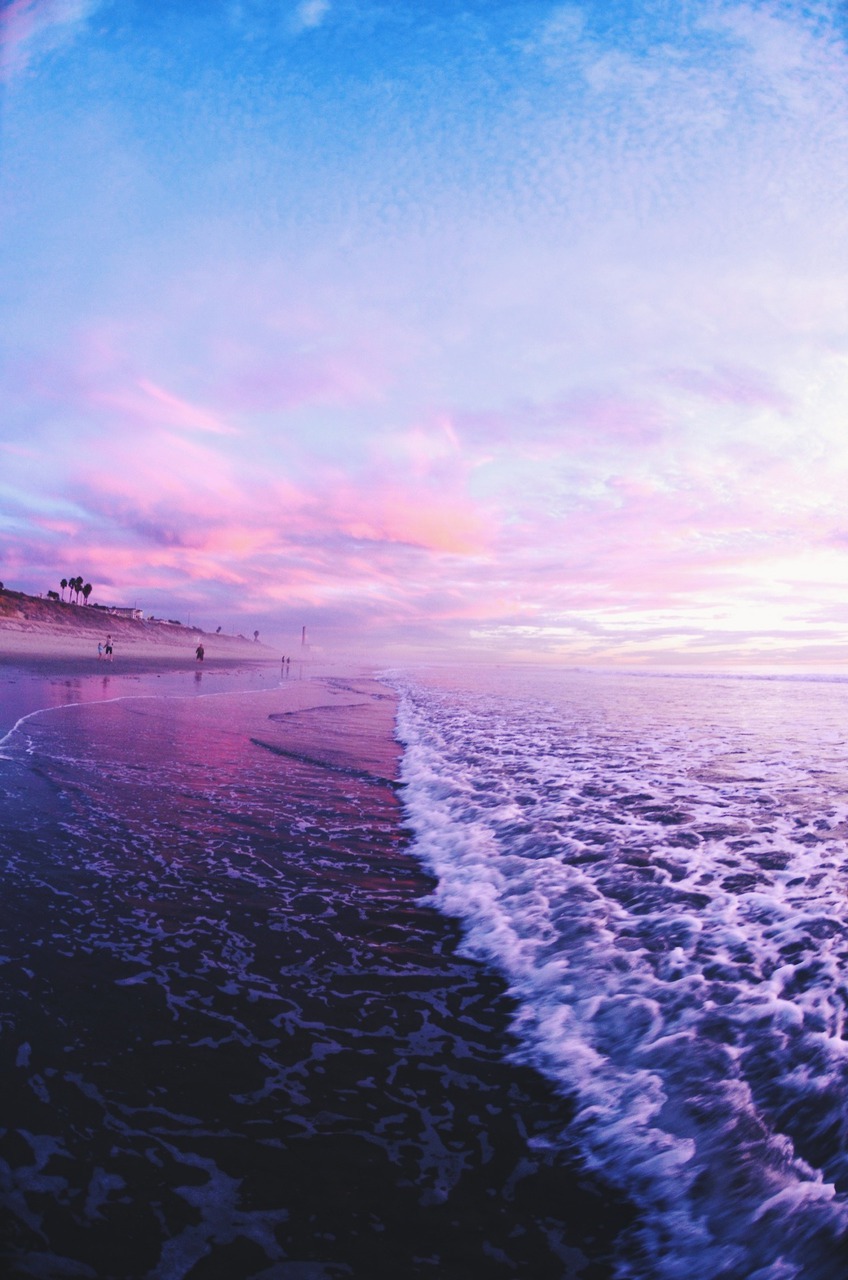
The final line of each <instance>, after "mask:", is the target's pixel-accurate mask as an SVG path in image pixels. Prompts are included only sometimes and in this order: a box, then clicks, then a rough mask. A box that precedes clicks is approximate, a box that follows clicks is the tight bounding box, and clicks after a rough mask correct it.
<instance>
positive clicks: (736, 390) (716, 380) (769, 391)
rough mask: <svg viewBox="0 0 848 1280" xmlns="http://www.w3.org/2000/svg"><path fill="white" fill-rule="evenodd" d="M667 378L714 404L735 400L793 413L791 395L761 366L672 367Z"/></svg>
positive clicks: (731, 402) (758, 406) (749, 406)
mask: <svg viewBox="0 0 848 1280" xmlns="http://www.w3.org/2000/svg"><path fill="white" fill-rule="evenodd" d="M664 378H665V380H666V381H667V382H668V383H670V384H671V385H672V386H674V387H679V388H680V390H682V391H688V392H689V393H690V394H692V395H696V396H699V397H701V398H702V399H704V400H709V401H712V403H713V404H733V405H738V406H739V407H740V408H751V409H753V408H763V409H773V410H774V411H775V412H777V413H789V412H791V410H792V407H793V402H792V399H791V397H790V396H788V395H787V394H786V393H785V392H784V391H781V389H780V388H779V387H778V386H777V385H776V383H775V382H774V381H773V380H772V379H770V378H769V377H767V375H766V374H764V373H763V372H762V371H761V370H759V369H752V368H747V367H744V366H737V365H726V364H725V365H716V366H714V367H713V368H711V369H685V368H678V369H669V370H667V371H666V373H665V374H664Z"/></svg>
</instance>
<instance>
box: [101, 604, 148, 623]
mask: <svg viewBox="0 0 848 1280" xmlns="http://www.w3.org/2000/svg"><path fill="white" fill-rule="evenodd" d="M106 612H107V613H114V615H115V617H116V618H133V619H134V620H135V621H136V622H143V621H144V610H143V609H131V608H130V607H129V606H128V605H117V604H107V606H106Z"/></svg>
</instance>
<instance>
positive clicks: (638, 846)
mask: <svg viewBox="0 0 848 1280" xmlns="http://www.w3.org/2000/svg"><path fill="white" fill-rule="evenodd" d="M389 678H390V680H391V682H392V683H393V685H394V686H395V688H396V689H397V691H398V692H399V694H400V698H401V702H400V709H399V714H398V733H399V736H400V738H401V740H402V742H403V743H404V745H405V756H404V760H403V765H402V779H403V782H404V784H405V788H404V803H405V808H406V812H407V815H408V818H409V821H410V824H411V826H412V828H413V830H414V832H415V843H414V849H415V851H416V852H417V853H418V855H419V856H420V857H421V858H422V859H423V861H424V863H425V864H426V866H427V867H428V868H429V869H430V870H431V871H432V872H433V873H434V874H435V876H436V877H437V880H438V884H437V888H436V889H435V891H434V894H433V899H432V900H433V902H434V903H435V904H436V905H437V906H438V907H439V908H440V909H441V910H442V911H444V912H446V913H448V914H450V915H452V916H454V917H457V918H459V920H461V921H462V924H463V929H464V938H465V941H464V947H465V951H466V953H467V954H468V955H470V956H473V957H476V958H477V959H479V960H482V961H484V962H485V963H486V964H488V965H490V966H494V967H495V968H496V969H497V970H498V971H499V972H500V973H501V974H502V975H503V977H504V978H505V979H506V981H507V983H508V986H509V989H510V991H511V994H512V996H513V997H514V999H515V1001H516V1005H515V1008H516V1012H515V1017H514V1030H515V1032H516V1034H517V1036H518V1040H519V1045H520V1048H519V1049H518V1050H517V1052H516V1056H518V1057H520V1058H521V1059H523V1061H524V1062H525V1063H528V1064H531V1065H533V1066H534V1067H535V1068H537V1069H538V1070H539V1071H541V1072H543V1073H544V1074H545V1075H546V1076H547V1077H548V1078H549V1079H550V1080H552V1081H553V1082H555V1084H556V1086H557V1087H558V1088H559V1089H560V1090H561V1091H562V1092H563V1093H564V1094H566V1095H567V1096H568V1097H570V1098H571V1099H572V1100H573V1101H574V1103H575V1104H576V1114H575V1118H574V1120H573V1121H572V1122H571V1123H570V1124H569V1125H567V1126H564V1128H563V1131H562V1133H561V1134H560V1135H559V1136H558V1137H557V1136H552V1137H551V1138H550V1139H549V1140H550V1141H552V1142H554V1143H557V1142H559V1143H561V1144H562V1145H563V1146H567V1147H569V1148H570V1149H572V1150H574V1151H576V1152H577V1153H578V1154H579V1157H580V1158H581V1159H582V1160H584V1161H585V1162H586V1164H587V1165H588V1166H589V1167H590V1168H592V1169H594V1170H596V1171H598V1172H599V1173H600V1174H601V1175H602V1176H603V1177H604V1178H605V1179H606V1180H608V1181H609V1182H610V1183H612V1184H613V1185H615V1186H618V1187H620V1188H622V1189H623V1191H624V1192H625V1193H626V1194H627V1196H628V1197H629V1198H630V1199H631V1201H632V1202H634V1203H635V1206H636V1208H637V1215H636V1219H635V1222H634V1225H633V1226H632V1227H631V1228H630V1230H629V1231H627V1232H626V1233H624V1235H623V1236H622V1237H621V1239H620V1241H619V1244H618V1246H617V1257H616V1261H615V1266H616V1274H617V1275H618V1276H620V1277H638V1278H640V1280H644V1278H645V1277H651V1280H719V1277H726V1278H730V1280H755V1278H756V1280H790V1278H792V1277H798V1278H800V1277H803V1278H804V1280H836V1277H842V1276H844V1275H845V1274H848V1270H846V1263H847V1262H848V1023H847V1022H846V1007H848V936H846V929H847V928H848V856H846V836H848V682H846V681H845V680H844V679H824V678H819V679H813V678H810V679H800V678H798V679H791V678H787V679H764V678H755V677H730V676H728V677H721V676H713V677H698V676H676V677H675V676H661V675H648V674H606V673H598V672H587V671H563V670H546V669H529V668H527V669H516V668H500V669H497V668H490V669H487V670H484V669H481V670H477V671H470V670H468V669H465V670H463V671H458V670H457V671H454V670H449V669H446V668H445V669H441V670H437V669H429V670H422V671H419V672H415V673H412V674H410V673H408V672H407V673H402V672H394V673H391V675H390V677H389Z"/></svg>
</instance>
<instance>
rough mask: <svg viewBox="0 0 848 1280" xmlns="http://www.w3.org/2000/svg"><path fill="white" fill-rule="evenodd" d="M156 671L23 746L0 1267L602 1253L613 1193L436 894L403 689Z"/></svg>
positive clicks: (170, 1272)
mask: <svg viewBox="0 0 848 1280" xmlns="http://www.w3.org/2000/svg"><path fill="white" fill-rule="evenodd" d="M259 674H260V675H261V673H259ZM172 675H174V678H175V679H177V680H180V679H183V678H184V673H183V674H181V673H176V674H174V673H172ZM32 678H33V679H36V678H39V677H36V676H32ZM169 678H171V677H169V676H167V675H165V673H160V675H159V676H157V675H150V674H147V675H144V674H143V673H139V675H138V686H139V689H138V691H139V692H140V693H141V694H142V695H144V696H141V697H135V698H131V699H125V698H124V697H123V696H122V697H121V700H119V701H111V702H108V703H103V702H100V703H96V702H89V701H86V699H85V697H75V699H74V700H73V705H64V706H62V707H61V709H59V710H57V711H55V712H53V713H51V714H49V715H44V716H36V717H33V718H32V719H30V720H29V721H27V722H26V725H25V726H22V727H21V729H19V730H18V731H17V732H16V733H15V734H14V735H13V736H12V739H10V740H8V741H7V744H6V747H5V748H4V750H5V752H6V754H7V755H9V756H11V757H12V758H11V759H8V760H6V761H4V762H2V764H3V772H4V779H5V786H4V789H3V795H2V799H0V819H2V822H0V828H2V831H3V835H2V836H0V859H2V866H3V878H4V894H3V898H2V903H1V904H0V961H2V963H0V1009H2V1027H3V1034H2V1037H0V1071H2V1076H3V1080H4V1090H3V1095H2V1102H0V1188H2V1191H0V1241H2V1249H3V1262H4V1264H5V1267H6V1272H7V1273H8V1274H11V1275H14V1276H31V1277H53V1276H59V1275H62V1276H88V1277H94V1278H95V1280H97V1278H99V1277H116V1278H117V1277H155V1278H157V1280H183V1278H184V1277H189V1276H190V1277H192V1278H194V1280H206V1278H211V1277H220V1278H221V1280H224V1277H226V1278H227V1280H233V1278H238V1277H249V1276H257V1277H260V1276H262V1277H265V1278H266V1280H322V1278H324V1277H336V1276H354V1277H362V1280H366V1278H370V1277H386V1278H387V1280H388V1277H391V1278H392V1280H398V1278H399V1277H417V1276H432V1277H436V1278H437V1280H466V1278H467V1280H471V1278H472V1277H474V1278H475V1280H477V1278H478V1277H489V1276H491V1277H493V1278H494V1277H500V1276H516V1275H517V1276H525V1277H528V1280H529V1278H531V1277H532V1280H548V1277H550V1278H551V1280H553V1278H554V1277H557V1278H559V1277H571V1276H575V1277H576V1276H578V1275H580V1276H582V1277H584V1280H600V1278H601V1277H603V1276H605V1275H607V1274H609V1272H608V1268H607V1265H606V1262H605V1258H606V1255H607V1244H608V1242H609V1241H610V1240H611V1238H612V1237H613V1236H614V1235H615V1233H616V1231H617V1230H618V1229H620V1228H621V1226H622V1225H623V1224H624V1223H625V1222H626V1220H627V1213H626V1211H625V1210H624V1209H623V1208H622V1207H621V1206H620V1205H616V1204H615V1203H614V1201H613V1200H612V1199H611V1198H610V1197H608V1196H607V1195H606V1193H605V1192H604V1190H603V1189H602V1188H600V1187H598V1186H596V1185H594V1184H593V1182H592V1180H591V1179H590V1178H588V1177H587V1176H586V1175H585V1173H583V1172H581V1171H580V1170H579V1169H576V1168H574V1167H571V1166H570V1164H569V1162H568V1159H567V1158H566V1157H565V1156H564V1155H563V1154H562V1151H561V1149H560V1150H559V1151H558V1152H557V1151H554V1150H553V1149H552V1147H551V1146H550V1145H548V1143H547V1141H546V1138H547V1136H549V1135H553V1134H555V1133H556V1134H559V1133H561V1131H562V1130H563V1129H565V1128H567V1125H568V1120H569V1115H570V1108H569V1104H568V1101H567V1099H565V1098H562V1097H559V1096H557V1095H556V1094H554V1093H553V1092H552V1090H551V1089H550V1088H549V1087H548V1086H547V1085H546V1084H545V1083H544V1082H543V1081H542V1080H541V1079H540V1078H539V1077H538V1076H537V1075H536V1074H535V1073H534V1072H532V1071H529V1070H524V1069H522V1068H518V1067H516V1066H515V1065H512V1064H510V1063H509V1061H508V1060H507V1056H506V1055H507V1054H508V1051H509V1049H510V1048H511V1043H510V1040H509V1036H508V1032H507V1022H508V1014H509V1005H508V1001H507V999H506V997H505V995H504V992H503V989H502V987H501V985H500V983H499V982H498V981H497V980H496V979H495V978H494V977H492V976H491V975H490V974H488V973H487V972H486V970H484V969H482V968H481V967H480V966H479V965H477V964H475V963H472V962H470V961H467V960H464V959H463V958H462V957H461V956H459V955H458V954H457V947H458V944H459V936H458V931H457V929H456V927H455V925H454V923H453V922H452V921H450V920H446V919H444V918H443V917H441V916H439V915H438V914H436V913H435V912H434V911H433V910H432V909H431V908H430V907H428V906H427V905H426V904H425V903H423V902H422V897H423V896H424V895H425V894H426V893H427V891H428V889H429V888H430V887H431V886H430V883H429V881H428V879H427V877H426V876H425V875H424V874H423V873H422V870H421V868H420V866H419V864H418V863H417V862H416V860H415V858H414V856H413V855H412V853H411V851H410V848H409V833H408V832H407V831H406V830H405V829H404V827H403V812H402V807H401V797H400V795H399V789H398V786H397V783H396V781H395V779H396V777H397V763H398V757H399V748H398V746H397V744H396V742H395V741H394V738H393V734H392V730H393V723H394V711H395V704H394V699H393V697H392V695H391V694H390V693H389V692H388V691H387V689H386V688H385V686H383V685H381V684H379V683H377V682H376V681H374V680H372V679H369V678H364V677H362V676H361V675H358V676H357V675H355V674H353V675H351V676H342V675H336V676H330V677H326V678H323V679H322V680H320V681H314V680H313V681H303V682H301V681H294V680H292V681H289V682H285V683H282V684H281V683H280V682H279V681H277V687H272V688H264V687H261V686H257V687H254V688H252V689H251V688H246V687H244V686H242V687H240V688H237V689H236V690H235V691H233V692H225V691H224V688H225V686H224V683H223V681H224V679H225V677H223V676H222V684H221V687H220V690H219V689H215V692H216V695H217V696H214V697H209V698H205V697H204V698H197V697H193V696H190V695H188V694H185V693H178V694H177V695H175V696H169V697H167V698H162V697H158V696H149V695H150V694H153V695H156V694H157V693H158V692H159V690H161V688H162V681H163V680H167V679H169ZM245 678H247V677H245ZM77 679H78V681H79V683H80V684H81V685H82V686H86V687H87V686H88V685H90V684H91V682H90V681H86V680H84V679H81V678H77ZM202 679H203V685H204V688H205V687H206V684H207V673H206V672H204V673H203V678H202ZM24 685H25V686H26V679H24ZM29 687H30V688H31V686H29ZM192 692H196V690H195V689H194V688H193V689H192ZM75 693H76V694H79V693H80V688H79V687H77V688H76V689H75Z"/></svg>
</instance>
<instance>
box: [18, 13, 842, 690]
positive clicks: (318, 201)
mask: <svg viewBox="0 0 848 1280" xmlns="http://www.w3.org/2000/svg"><path fill="white" fill-rule="evenodd" d="M2 22H3V27H2V42H3V47H2V79H3V87H2V94H3V97H2V126H3V131H2V153H3V159H2V169H0V181H1V182H2V207H3V215H2V217H3V236H2V249H0V254H2V273H3V278H4V282H5V287H4V289H3V290H2V297H0V318H2V331H3V335H4V337H3V343H2V362H0V403H1V404H2V406H3V407H2V418H0V422H1V423H2V426H0V578H2V580H3V581H4V582H5V583H6V584H7V586H12V587H16V588H20V589H22V590H26V591H30V592H34V593H38V592H43V593H46V592H47V590H48V589H51V588H52V589H57V588H58V585H59V580H60V578H61V577H63V576H67V575H68V574H70V573H77V572H80V573H82V574H84V576H85V577H86V579H87V580H90V581H91V582H92V583H93V584H94V595H93V597H92V599H94V600H98V601H100V602H102V603H116V604H134V603H136V602H137V603H138V604H139V605H140V606H142V607H143V608H144V609H145V611H147V612H155V613H157V614H165V615H166V616H174V617H180V618H183V619H185V618H186V617H187V615H189V614H190V616H191V619H192V620H193V621H196V622H198V623H200V624H201V625H203V626H208V627H210V628H212V629H214V628H215V627H216V626H217V625H222V624H223V625H224V626H225V627H227V628H229V627H232V628H233V629H236V630H247V629H249V630H250V632H251V633H252V631H253V629H254V628H258V629H260V631H261V633H262V634H263V635H264V636H269V637H275V638H279V639H280V642H281V643H286V642H287V639H288V638H289V637H292V636H296V635H299V632H300V627H301V626H302V625H304V624H306V625H308V627H309V631H310V635H311V636H312V637H313V639H314V641H315V643H316V644H317V645H318V646H321V647H323V648H325V649H326V650H327V651H331V650H333V649H338V648H343V647H350V646H352V647H354V648H358V649H363V650H369V651H373V652H374V653H382V652H390V651H391V650H392V649H393V648H396V649H398V650H403V651H404V652H408V651H413V650H416V649H420V650H421V651H422V652H427V653H433V652H437V653H457V654H463V655H466V656H468V655H472V656H473V655H479V656H486V657H498V656H501V657H504V658H511V657H517V658H538V659H550V660H553V659H560V660H562V661H566V662H569V663H571V662H578V663H584V662H597V663H618V662H627V663H631V662H637V663H645V662H657V663H661V664H666V665H667V664H679V663H691V664H695V665H710V664H713V663H718V664H727V663H734V664H736V663H745V664H772V663H774V664H778V665H789V666H794V665H810V664H812V665H815V666H825V667H826V666H839V665H840V664H842V663H844V661H845V659H846V654H848V647H846V644H845V641H846V627H847V626H848V516H846V506H845V489H846V484H845V477H846V473H847V472H848V431H847V430H846V411H847V410H848V218H846V197H845V185H844V172H845V163H846V160H847V159H848V156H846V150H848V43H846V37H848V29H846V26H845V12H844V7H843V6H841V5H837V4H836V3H835V2H830V0H824V2H823V3H821V4H818V5H815V6H801V5H798V4H791V3H760V2H759V0H749V2H747V3H741V2H740V3H735V2H727V3H725V2H723V0H715V2H708V0H696V2H695V3H694V4H692V5H687V6H680V5H678V4H673V3H670V2H669V3H659V4H651V5H648V4H643V3H627V2H624V0H622V2H621V3H618V2H616V3H602V2H601V0H590V2H588V3H583V4H553V3H548V2H547V0H538V2H536V0H533V2H532V3H528V4H523V5H515V4H512V3H509V4H507V3H501V2H500V0H494V2H493V0H486V2H485V3H484V2H483V0H465V2H462V0H456V2H453V0H451V2H448V0H444V2H439V3H436V4H423V3H414V2H413V0H399V3H397V4H394V5H391V6H385V5H378V4H372V3H371V0H305V2H302V3H296V2H295V0H290V2H289V0H281V2H280V3H279V4H274V5H269V4H266V3H260V2H259V0H240V2H236V0H211V2H210V3H208V4H202V5H199V4H195V3H191V0H179V2H177V3H174V4H169V5H167V6H165V7H163V8H161V9H160V8H159V7H158V6H151V5H149V4H143V3H136V2H135V0H129V2H128V3H121V4H115V3H112V2H110V0H15V2H14V3H12V4H10V5H7V6H6V8H5V10H4V16H3V19H2Z"/></svg>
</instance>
